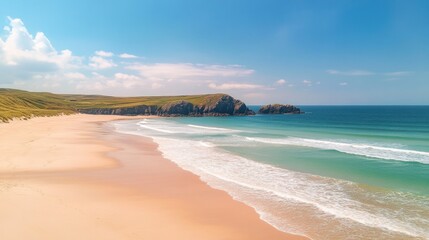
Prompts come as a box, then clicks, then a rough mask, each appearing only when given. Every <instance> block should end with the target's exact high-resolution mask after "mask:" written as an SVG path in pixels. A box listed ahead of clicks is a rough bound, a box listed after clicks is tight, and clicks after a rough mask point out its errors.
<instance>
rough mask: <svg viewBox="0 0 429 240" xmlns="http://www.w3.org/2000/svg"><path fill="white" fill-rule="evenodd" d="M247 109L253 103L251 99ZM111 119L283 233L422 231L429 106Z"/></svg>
mask: <svg viewBox="0 0 429 240" xmlns="http://www.w3.org/2000/svg"><path fill="white" fill-rule="evenodd" d="M252 108H254V109H258V108H257V106H253V107H252ZM301 110H302V111H304V112H305V114H300V115H288V114H286V115H256V116H240V117H239V116H237V117H184V118H159V119H145V120H131V121H118V122H115V123H114V125H115V128H116V130H117V131H119V132H122V133H127V134H134V135H141V136H146V137H151V138H153V140H154V141H155V142H156V143H157V144H158V145H159V150H160V151H161V152H162V153H163V155H164V157H165V158H167V159H169V160H171V161H173V162H175V163H176V164H177V165H178V166H180V167H181V168H183V169H185V170H188V171H191V172H193V173H195V174H196V175H198V176H200V178H201V179H202V180H203V181H205V182H207V183H208V184H209V185H210V186H212V187H213V188H217V189H221V190H224V191H226V192H227V193H229V194H230V195H231V196H232V197H233V198H234V199H236V200H238V201H241V202H243V203H245V204H247V205H249V206H251V207H253V208H254V209H255V210H256V211H257V213H258V214H259V215H260V217H261V219H263V220H264V221H266V222H267V223H269V224H271V225H272V226H274V227H276V228H277V229H279V230H281V231H285V232H289V233H295V234H299V235H303V236H307V237H309V238H311V239H314V240H319V239H429V106H301Z"/></svg>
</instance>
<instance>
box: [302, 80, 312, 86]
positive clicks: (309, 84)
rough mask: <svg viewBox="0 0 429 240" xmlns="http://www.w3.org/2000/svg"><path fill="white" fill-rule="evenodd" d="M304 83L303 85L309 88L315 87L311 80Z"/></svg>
mask: <svg viewBox="0 0 429 240" xmlns="http://www.w3.org/2000/svg"><path fill="white" fill-rule="evenodd" d="M302 83H303V84H304V85H307V86H308V87H311V86H313V82H312V81H309V80H303V81H302Z"/></svg>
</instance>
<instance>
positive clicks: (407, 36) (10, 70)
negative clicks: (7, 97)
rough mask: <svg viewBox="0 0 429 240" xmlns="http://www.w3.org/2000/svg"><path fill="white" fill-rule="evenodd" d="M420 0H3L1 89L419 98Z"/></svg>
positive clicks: (425, 55) (260, 99) (424, 8)
mask: <svg viewBox="0 0 429 240" xmlns="http://www.w3.org/2000/svg"><path fill="white" fill-rule="evenodd" d="M428 12H429V1H425V0H422V1H418V0H403V1H399V0H397V1H394V0H386V1H381V0H372V1H365V0H359V1H358V0H353V1H346V0H341V1H340V0H338V1H328V0H327V1H304V0H289V1H287V0H284V1H249V0H243V1H241V0H229V1H227V0H225V1H220V0H218V1H215V0H213V1H209V0H205V1H201V0H199V1H197V0H194V1H166V0H164V1H163V0H157V1H129V0H128V1H127V0H122V1H81V0H74V1H42V0H41V1H37V3H36V2H35V1H19V0H14V1H3V2H2V3H0V23H1V25H2V28H1V29H0V87H10V88H19V89H27V90H33V91H51V92H58V93H91V94H108V95H119V96H128V95H177V94H197V93H214V92H224V93H229V94H231V95H233V96H234V97H237V98H240V99H241V100H244V101H245V102H247V103H250V104H258V103H274V102H279V103H292V104H429V94H428V90H429V81H428V80H429V44H428V43H429V27H428V26H429V14H428Z"/></svg>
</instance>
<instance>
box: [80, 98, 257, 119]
mask: <svg viewBox="0 0 429 240" xmlns="http://www.w3.org/2000/svg"><path fill="white" fill-rule="evenodd" d="M78 111H79V112H80V113H87V114H107V115H159V116H167V117H175V116H232V115H254V114H255V113H254V112H253V111H252V110H250V109H248V108H247V106H246V104H244V103H243V102H241V101H240V100H237V99H234V98H233V97H231V96H229V95H224V94H223V95H220V94H219V95H215V96H208V97H206V98H205V99H204V100H203V101H202V103H200V104H198V105H194V104H193V103H191V102H189V101H184V100H179V101H172V102H167V103H164V104H163V105H161V106H157V105H151V106H147V105H140V106H136V107H124V108H88V109H78Z"/></svg>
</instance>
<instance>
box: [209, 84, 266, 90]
mask: <svg viewBox="0 0 429 240" xmlns="http://www.w3.org/2000/svg"><path fill="white" fill-rule="evenodd" d="M208 86H209V88H212V89H217V90H231V89H239V90H249V89H265V88H267V87H266V86H263V85H258V84H250V83H222V84H219V85H217V84H215V83H210V84H209V85H208Z"/></svg>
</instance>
